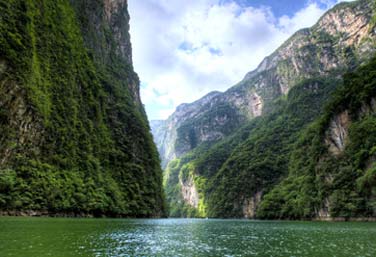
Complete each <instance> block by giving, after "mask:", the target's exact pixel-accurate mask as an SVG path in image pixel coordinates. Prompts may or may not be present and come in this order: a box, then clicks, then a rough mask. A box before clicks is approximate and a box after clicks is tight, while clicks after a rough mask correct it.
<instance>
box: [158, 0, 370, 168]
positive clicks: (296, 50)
mask: <svg viewBox="0 0 376 257" xmlns="http://www.w3.org/2000/svg"><path fill="white" fill-rule="evenodd" d="M371 17H372V1H358V2H357V3H356V4H354V3H352V4H348V3H345V4H339V5H338V6H336V7H335V8H333V10H330V11H329V12H328V13H326V14H325V15H324V16H323V17H322V18H321V19H320V20H319V22H318V23H317V24H316V25H315V26H313V27H312V28H310V29H303V30H300V31H298V32H297V33H295V34H294V35H293V36H292V37H291V38H290V39H289V40H287V41H286V42H285V43H284V44H283V45H282V46H281V47H279V48H278V49H277V50H276V51H275V52H274V53H273V54H271V55H270V56H268V57H266V58H265V59H264V60H263V61H262V62H261V63H260V65H259V66H258V67H257V69H256V70H254V71H251V72H249V73H248V74H247V75H246V76H245V77H244V79H243V80H242V81H241V82H240V83H238V84H237V85H235V86H233V87H232V88H230V89H229V90H227V91H226V92H224V93H219V92H213V93H210V94H208V95H207V96H205V97H203V98H202V99H200V100H198V101H196V102H194V103H192V104H184V105H181V106H179V107H178V108H177V110H176V111H175V113H173V114H172V115H171V117H169V118H168V119H167V120H166V121H158V122H152V127H153V129H152V130H153V134H154V139H155V141H156V144H157V146H158V149H159V153H160V155H161V158H162V163H163V167H166V165H167V163H168V162H169V161H171V160H172V159H174V158H176V157H180V156H182V155H184V154H185V153H187V152H189V151H190V150H192V149H194V148H196V147H197V146H199V145H200V144H202V143H209V144H211V143H213V142H217V141H219V140H221V139H223V138H224V137H226V136H228V135H230V134H232V133H233V132H234V131H235V130H236V129H238V128H239V127H240V126H242V125H244V124H245V123H247V122H248V121H249V120H251V119H253V118H254V117H257V116H260V115H262V114H264V113H268V112H270V103H271V102H273V101H274V100H275V99H277V98H278V97H280V96H281V95H286V94H287V93H288V92H289V90H290V89H291V88H292V87H293V86H294V85H295V84H296V83H298V82H299V81H301V80H303V79H307V78H312V77H315V76H336V74H337V75H340V74H342V73H343V72H344V71H345V70H348V69H352V68H354V67H355V66H357V65H358V64H359V63H361V62H364V61H366V60H367V59H368V58H369V57H370V56H372V53H374V52H375V49H374V47H373V44H374V41H375V39H376V37H375V31H373V30H371V23H370V20H371ZM161 131H164V132H161Z"/></svg>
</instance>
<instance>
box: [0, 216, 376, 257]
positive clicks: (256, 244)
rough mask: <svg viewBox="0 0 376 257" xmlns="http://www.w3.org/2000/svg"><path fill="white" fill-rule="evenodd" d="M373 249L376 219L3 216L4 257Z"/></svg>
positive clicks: (0, 241) (0, 252)
mask: <svg viewBox="0 0 376 257" xmlns="http://www.w3.org/2000/svg"><path fill="white" fill-rule="evenodd" d="M6 256H17V257H44V256H58V257H60V256H61V257H70V256H96V257H99V256H111V257H121V256H163V257H169V256H195V257H196V256H197V257H200V256H203V257H209V256H296V257H300V256H325V257H326V256H328V257H331V256H341V257H342V256H357V257H358V256H371V257H375V256H376V223H366V222H364V223H363V222H358V223H356V222H354V223H352V222H338V223H335V222H290V221H248V220H199V219H151V220H144V219H141V220H138V219H129V220H127V219H65V218H11V217H3V218H0V257H6Z"/></svg>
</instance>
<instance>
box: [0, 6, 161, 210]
mask: <svg viewBox="0 0 376 257" xmlns="http://www.w3.org/2000/svg"><path fill="white" fill-rule="evenodd" d="M0 13H1V16H0V32H1V33H0V209H1V210H6V211H8V212H10V213H12V212H13V211H23V210H33V211H37V212H38V211H43V213H45V212H47V213H80V214H84V215H98V216H101V215H110V216H140V217H151V216H161V215H163V213H164V200H163V190H162V172H161V169H160V164H159V159H158V153H157V150H156V147H155V145H154V144H153V142H152V136H151V133H150V131H149V130H150V128H149V125H148V122H147V119H146V115H145V111H144V109H143V106H142V103H141V100H140V96H139V79H138V76H137V74H136V73H135V72H134V70H133V65H132V49H131V43H130V35H129V14H128V10H127V1H126V0H98V1H86V0H64V1H53V0H41V1H21V0H16V1H5V0H0Z"/></svg>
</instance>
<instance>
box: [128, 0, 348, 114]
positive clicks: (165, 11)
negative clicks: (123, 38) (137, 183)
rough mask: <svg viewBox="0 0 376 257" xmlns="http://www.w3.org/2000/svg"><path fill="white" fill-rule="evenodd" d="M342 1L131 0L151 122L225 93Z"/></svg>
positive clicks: (136, 48)
mask: <svg viewBox="0 0 376 257" xmlns="http://www.w3.org/2000/svg"><path fill="white" fill-rule="evenodd" d="M338 2H342V0H307V1H305V0H271V1H263V0H195V1H187V0H142V1H140V0H129V2H128V4H129V12H130V15H131V31H130V32H131V40H132V45H133V62H134V66H135V70H136V72H137V73H138V74H139V76H140V79H141V98H142V101H143V103H144V105H145V107H146V112H147V114H148V118H149V120H154V119H166V118H167V117H168V116H169V115H171V114H172V112H173V111H174V110H175V108H176V107H177V106H178V105H179V104H182V103H187V102H192V101H195V100H197V99H199V98H200V97H202V96H204V95H205V94H207V93H209V92H210V91H213V90H216V91H225V90H226V89H228V88H229V87H231V86H232V85H234V84H236V83H237V82H239V81H240V80H241V79H242V78H243V77H244V75H245V74H246V73H247V72H249V71H251V70H253V69H255V68H256V67H257V65H258V64H259V63H260V62H261V61H262V59H263V58H264V57H265V56H267V55H269V54H271V53H272V52H273V51H274V50H275V49H276V48H278V46H279V45H280V44H282V43H283V42H284V41H285V40H286V39H288V37H290V36H291V35H292V34H293V33H294V32H295V31H297V30H298V29H301V28H304V27H309V26H312V25H313V24H314V23H315V22H316V21H317V20H318V19H319V17H320V16H321V15H322V14H323V13H324V12H325V11H326V10H328V9H329V8H330V7H332V6H333V5H334V4H336V3H338Z"/></svg>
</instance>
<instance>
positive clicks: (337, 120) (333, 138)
mask: <svg viewBox="0 0 376 257" xmlns="http://www.w3.org/2000/svg"><path fill="white" fill-rule="evenodd" d="M349 126H350V117H349V113H348V111H344V112H342V113H340V114H339V115H336V116H335V117H333V118H332V120H331V121H330V125H329V131H328V133H327V134H328V135H327V138H326V140H325V141H326V143H327V144H328V145H329V151H330V152H331V153H332V154H334V155H339V154H340V153H341V152H342V151H343V150H344V149H345V144H346V140H347V137H348V131H349Z"/></svg>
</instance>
